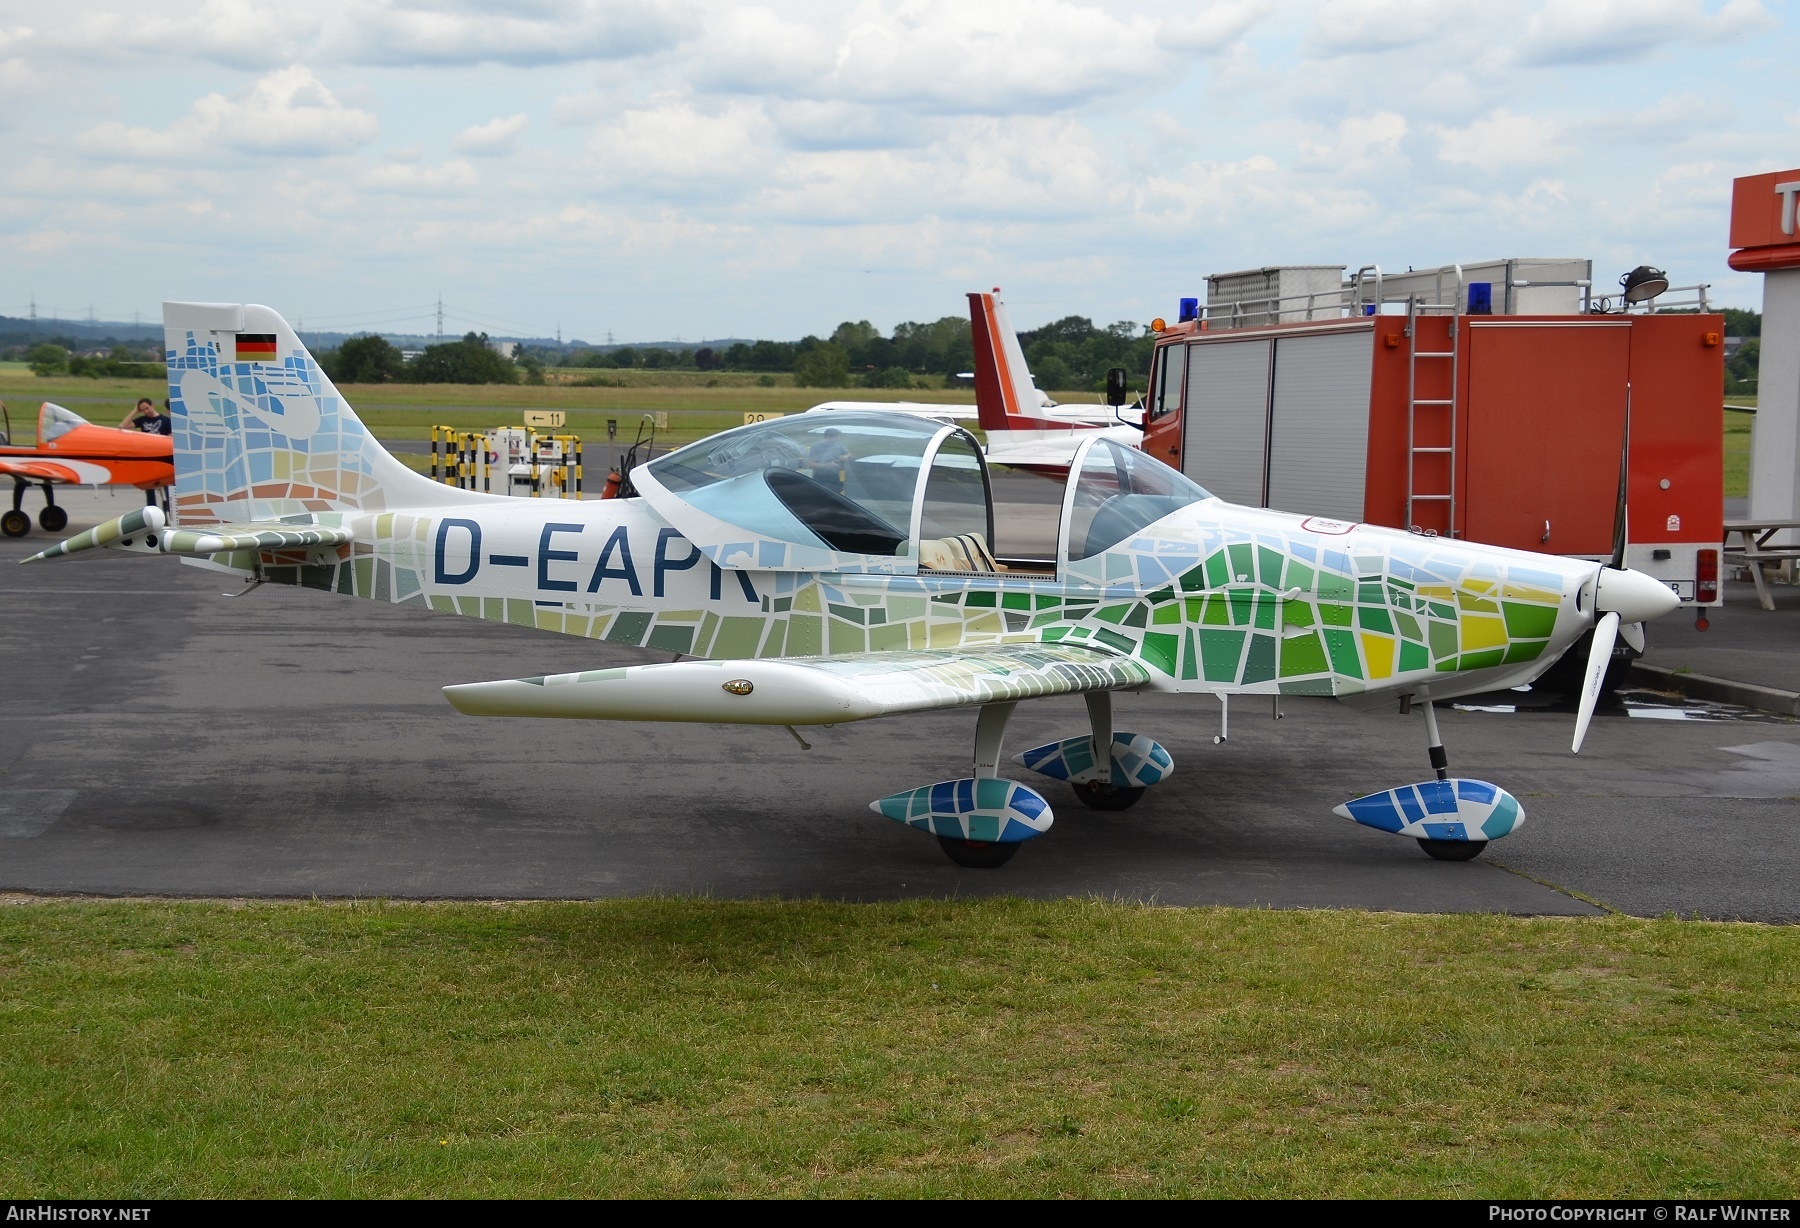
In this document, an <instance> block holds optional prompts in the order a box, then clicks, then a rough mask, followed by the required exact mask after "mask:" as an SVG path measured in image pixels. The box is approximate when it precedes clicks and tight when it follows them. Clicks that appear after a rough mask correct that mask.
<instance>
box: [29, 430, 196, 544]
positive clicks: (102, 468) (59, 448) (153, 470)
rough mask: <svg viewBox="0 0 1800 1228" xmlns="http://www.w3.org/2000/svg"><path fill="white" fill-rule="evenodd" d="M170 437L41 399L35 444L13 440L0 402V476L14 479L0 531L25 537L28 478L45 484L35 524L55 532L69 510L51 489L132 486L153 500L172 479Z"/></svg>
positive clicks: (41, 484)
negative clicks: (95, 419) (92, 418)
mask: <svg viewBox="0 0 1800 1228" xmlns="http://www.w3.org/2000/svg"><path fill="white" fill-rule="evenodd" d="M174 445H175V441H174V440H173V439H171V438H170V437H169V436H167V435H150V434H146V433H145V432H143V431H124V430H119V429H117V428H116V427H110V426H95V425H94V424H93V423H92V422H89V421H88V420H87V419H86V418H83V417H82V416H81V415H80V414H77V413H74V412H73V411H71V410H67V409H64V408H63V407H62V406H60V405H52V404H51V403H50V402H48V401H45V402H44V403H43V405H41V406H40V407H39V408H38V429H37V444H36V446H33V447H27V446H25V445H23V444H15V443H13V441H12V417H11V415H10V414H8V413H7V411H6V406H5V405H3V404H0V476H10V477H11V478H12V480H13V500H12V510H11V511H10V512H6V513H5V514H3V515H0V533H5V534H6V536H8V537H24V536H25V535H26V534H27V533H29V532H31V517H30V516H28V515H27V514H26V513H25V511H24V507H23V504H24V502H25V489H26V487H28V486H30V485H31V484H32V483H34V482H35V483H37V484H38V485H40V486H42V487H43V488H44V509H43V511H41V512H39V513H38V523H39V524H40V525H42V526H43V527H44V531H45V532H47V533H55V532H57V531H59V530H60V529H61V528H62V527H63V526H64V525H66V524H68V523H69V513H68V512H66V511H64V510H63V509H62V508H60V507H58V506H56V496H55V495H54V494H52V493H51V488H52V487H53V486H57V485H73V486H135V487H137V488H138V489H139V490H141V491H144V492H145V493H146V495H147V496H148V497H147V499H146V500H145V502H147V503H155V502H156V492H157V491H158V490H161V489H163V488H165V487H169V486H173V485H174V484H175V447H174Z"/></svg>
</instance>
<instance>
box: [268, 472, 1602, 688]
mask: <svg viewBox="0 0 1800 1228" xmlns="http://www.w3.org/2000/svg"><path fill="white" fill-rule="evenodd" d="M317 521H318V523H321V524H326V525H333V526H341V527H345V528H349V529H351V530H352V531H353V533H354V542H353V544H352V545H350V546H347V547H343V548H341V554H342V556H343V557H341V558H337V559H335V560H332V561H330V562H325V561H323V560H319V559H317V557H316V556H315V560H314V561H312V562H311V563H310V564H308V563H306V562H303V561H302V560H301V559H300V558H298V557H295V558H294V559H293V561H292V562H291V563H288V564H283V563H281V562H276V563H274V564H273V565H261V571H262V574H263V575H264V577H265V578H266V579H270V580H275V581H282V582H287V583H296V584H304V585H306V586H309V587H315V588H321V589H330V590H332V591H335V592H339V593H344V594H352V595H356V596H366V597H374V598H377V599H384V600H389V601H394V602H398V603H401V604H412V605H418V606H422V607H427V608H430V609H434V610H439V611H443V612H447V613H457V614H462V615H466V616H472V617H479V618H487V619H494V620H499V621H505V622H510V623H519V624H524V625H529V626H535V627H539V628H542V629H545V630H551V631H557V632H561V633H565V634H573V635H581V636H586V637H589V638H593V639H599V640H605V641H608V642H612V643H628V644H634V645H639V646H642V647H646V648H651V649H657V650H662V651H667V652H670V653H677V654H681V655H685V656H699V657H710V658H744V657H805V656H820V655H837V654H844V653H858V652H867V651H881V650H884V649H901V648H914V649H919V648H932V649H952V648H958V647H975V646H986V645H991V644H997V643H1018V642H1031V641H1061V640H1067V641H1070V642H1086V643H1091V644H1093V645H1095V646H1097V647H1102V648H1107V649H1111V650H1113V651H1117V652H1122V653H1127V654H1129V655H1132V656H1135V657H1138V658H1140V659H1142V660H1143V661H1144V662H1145V663H1146V664H1147V665H1149V666H1150V668H1151V673H1152V678H1153V686H1154V687H1155V688H1156V689H1160V690H1166V691H1202V692H1226V693H1238V692H1244V693H1288V694H1317V695H1335V696H1338V697H1340V698H1344V699H1347V700H1351V701H1352V702H1364V703H1367V702H1371V701H1375V700H1377V699H1379V698H1381V697H1383V696H1387V695H1391V694H1402V693H1411V694H1416V695H1419V696H1421V697H1424V696H1434V697H1447V696H1450V695H1454V694H1463V693H1469V692H1473V691H1480V690H1487V689H1491V688H1493V687H1496V686H1503V685H1516V684H1517V683H1518V682H1520V681H1525V680H1529V678H1531V677H1533V676H1535V675H1536V674H1537V673H1539V672H1541V671H1542V669H1543V668H1545V667H1546V666H1548V664H1549V663H1550V662H1552V661H1553V660H1555V658H1556V657H1557V656H1558V655H1560V654H1561V653H1562V652H1563V651H1564V650H1565V649H1566V648H1567V647H1568V646H1569V645H1570V644H1571V643H1572V642H1574V640H1575V639H1577V638H1578V637H1579V636H1580V635H1581V634H1582V633H1583V632H1584V631H1586V630H1587V629H1588V628H1589V627H1591V626H1592V612H1591V601H1592V587H1593V583H1594V579H1595V576H1596V574H1597V570H1598V569H1597V568H1596V566H1595V565H1594V564H1591V563H1585V562H1581V561H1577V560H1570V559H1566V558H1562V557H1559V556H1548V555H1538V554H1530V553H1525V552H1521V551H1511V550H1502V549H1498V548H1493V547H1485V546H1479V545H1473V544H1469V543H1463V542H1452V541H1447V540H1443V539H1436V538H1427V537H1421V536H1418V535H1414V534H1407V533H1401V532H1398V531H1395V530H1391V529H1383V528H1375V527H1370V526H1366V525H1363V526H1352V525H1346V524H1341V523H1338V522H1333V521H1323V520H1318V519H1316V518H1306V517H1300V516H1294V515H1287V514H1284V513H1278V512H1270V511H1265V510H1262V509H1255V508H1244V507H1238V506H1235V505H1232V504H1227V503H1224V502H1222V501H1220V500H1217V499H1212V500H1205V501H1203V502H1200V503H1196V504H1192V505H1190V506H1188V507H1185V508H1182V509H1180V510H1178V511H1176V512H1175V513H1173V514H1171V515H1169V516H1167V517H1164V518H1163V519H1161V520H1159V521H1157V522H1155V523H1154V524H1151V525H1148V526H1146V527H1145V528H1144V529H1143V530H1142V531H1141V532H1139V533H1137V534H1135V535H1134V536H1132V537H1131V538H1130V539H1128V540H1127V541H1125V542H1122V543H1120V545H1119V546H1118V547H1117V548H1115V549H1112V550H1108V551H1105V552H1103V553H1102V554H1100V555H1097V556H1095V557H1093V558H1090V559H1085V560H1082V561H1080V562H1077V563H1064V564H1063V565H1062V566H1061V568H1060V569H1059V571H1058V572H1055V573H1051V574H1044V573H1041V572H1040V573H1025V572H1021V573H1016V574H1015V573H1009V572H999V573H962V572H929V571H915V572H914V573H913V574H891V573H879V572H867V571H861V572H859V571H848V572H832V571H792V570H782V571H773V570H768V571H764V570H755V569H752V568H744V567H730V566H728V567H720V566H719V565H717V564H716V563H715V562H714V561H713V560H712V558H710V557H708V555H707V554H706V553H705V552H704V551H703V550H702V549H701V548H700V547H699V546H697V545H695V544H694V543H693V542H691V541H689V540H688V539H687V538H685V537H684V536H683V535H682V534H681V532H680V531H679V530H677V529H676V528H675V527H674V526H673V525H671V524H670V523H669V522H668V521H666V520H665V519H663V518H662V517H661V516H659V515H658V514H657V513H656V512H655V511H654V510H653V509H652V508H651V507H650V506H649V505H648V503H647V502H646V501H644V500H642V499H630V500H607V501H596V502H554V501H542V500H524V499H501V498H493V499H482V500H479V501H474V502H470V503H467V504H465V505H462V506H452V507H433V508H422V509H419V510H418V511H408V510H405V509H403V508H402V509H395V510H394V511H391V512H383V513H379V514H337V513H326V514H321V515H319V516H318V517H317Z"/></svg>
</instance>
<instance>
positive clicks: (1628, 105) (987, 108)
mask: <svg viewBox="0 0 1800 1228" xmlns="http://www.w3.org/2000/svg"><path fill="white" fill-rule="evenodd" d="M1794 25H1795V14H1794V12H1793V10H1792V9H1791V8H1790V7H1788V6H1786V5H1783V4H1780V3H1777V2H1775V0H1551V2H1550V3H1547V4H1543V5H1541V6H1540V5H1538V4H1536V3H1523V4H1496V3H1492V2H1485V3H1484V2H1481V0H1323V2H1321V3H1299V2H1294V3H1288V2H1279V3H1278V2H1275V0H1185V2H1184V3H1181V4H1176V5H1144V4H1141V3H1133V4H1110V3H1089V2H1085V0H869V2H867V3H816V4H815V3H806V2H804V0H796V2H793V3H774V4H770V5H767V6H764V5H748V6H736V5H730V4H722V3H712V2H710V0H666V2H665V0H623V2H615V0H495V2H490V3H483V2H480V0H463V2H456V0H451V2H448V3H435V4H433V3H417V2H413V0H323V2H319V3H309V4H306V5H297V4H294V3H292V0H278V2H275V3H265V2H263V0H203V2H202V3H199V4H198V5H196V4H194V3H191V2H190V3H179V4H176V3H164V2H163V0H137V2H136V3H132V4H129V5H127V4H124V3H121V2H117V0H115V2H111V3H87V2H84V0H64V2H62V3H59V4H56V5H47V4H44V3H42V2H41V0H33V2H32V3H29V4H26V3H21V2H20V0H0V155H3V156H0V165H3V166H4V171H0V227H3V228H4V232H5V242H6V249H7V258H6V259H5V261H4V262H3V263H0V313H4V314H7V315H24V314H25V313H26V310H27V307H28V304H29V302H30V301H31V298H32V297H33V296H34V295H35V298H36V302H37V305H38V311H39V314H40V315H41V316H48V315H50V314H51V313H52V312H53V311H54V312H56V313H58V314H60V315H61V316H64V317H68V316H85V315H86V314H87V312H88V310H89V308H90V307H91V308H92V309H93V310H94V311H96V312H97V313H98V314H99V315H100V316H101V317H102V318H106V317H111V318H114V319H129V318H131V315H132V313H133V312H134V311H136V312H142V313H144V314H145V316H146V317H152V316H154V314H155V313H156V311H157V310H158V304H159V303H160V302H161V300H163V299H165V298H198V299H227V300H232V301H258V302H264V303H268V304H269V305H271V306H274V307H276V308H277V309H279V310H280V311H282V312H283V313H284V314H285V315H287V316H288V318H289V319H290V320H294V319H297V318H298V319H303V320H304V322H305V325H306V327H307V328H309V329H314V328H333V329H354V328H362V327H378V328H390V329H394V330H409V331H410V330H418V329H425V328H429V327H431V324H430V323H429V319H430V315H431V304H433V303H434V302H435V300H436V299H437V297H438V296H439V295H440V294H441V295H442V297H443V300H444V301H445V303H446V304H448V305H449V309H448V314H449V317H450V318H449V322H448V324H447V327H448V328H463V327H467V326H468V325H470V324H477V325H481V326H484V327H486V328H488V329H489V330H490V331H492V332H496V333H507V334H519V333H526V334H542V335H550V334H553V333H554V332H555V331H556V330H557V329H558V328H559V327H560V328H561V329H562V331H563V334H564V336H569V337H573V336H579V337H584V338H587V339H589V340H604V339H605V338H606V336H607V335H608V334H609V333H610V334H612V335H613V336H614V337H615V338H616V339H617V340H619V341H627V340H648V339H659V338H670V337H677V336H680V337H685V338H689V339H692V338H697V337H719V336H727V335H730V336H750V337H792V336H798V335H800V334H802V333H805V332H824V331H828V330H829V329H830V328H831V327H832V326H833V325H835V324H836V323H837V322H838V321H839V320H841V319H845V318H856V319H861V318H868V319H870V320H872V321H874V322H875V323H876V324H878V325H880V326H881V327H882V328H884V329H886V328H890V327H891V326H892V325H893V324H894V323H895V322H897V321H900V320H907V319H934V318H936V317H938V316H941V315H947V314H952V313H957V312H960V311H962V310H963V307H964V304H963V300H962V298H961V295H962V293H963V292H964V291H967V290H971V289H983V288H986V287H989V286H994V285H998V286H1002V287H1004V288H1005V291H1006V297H1007V299H1008V301H1009V303H1010V304H1011V305H1012V310H1013V316H1014V319H1015V321H1016V322H1017V323H1018V324H1020V325H1021V326H1030V325H1033V324H1037V323H1041V322H1043V321H1045V320H1048V319H1053V318H1056V317H1060V316H1063V315H1067V314H1071V313H1078V314H1082V315H1088V316H1092V317H1094V318H1095V319H1097V320H1099V321H1102V322H1106V321H1111V320H1116V319H1131V320H1138V321H1143V320H1147V319H1149V318H1150V317H1151V316H1152V315H1155V314H1159V313H1168V312H1170V311H1171V310H1172V309H1173V305H1174V302H1175V300H1176V299H1177V298H1178V297H1179V296H1180V295H1183V294H1199V295H1203V294H1204V280H1203V279H1204V277H1205V275H1206V274H1207V273H1209V272H1219V271H1224V270H1229V269H1235V268H1244V267H1254V266H1258V265H1264V264H1282V263H1315V262H1319V263H1332V264H1339V263H1341V264H1347V265H1350V266H1352V267H1354V266H1357V265H1362V264H1368V263H1379V264H1382V265H1383V266H1384V267H1397V268H1404V267H1406V266H1408V265H1417V266H1420V267H1425V266H1433V265H1439V264H1444V263H1448V262H1450V261H1456V260H1461V261H1465V262H1468V261H1472V260H1477V259H1484V258H1489V257H1496V256H1539V255H1542V256H1565V255H1566V256H1580V257H1591V258H1592V259H1593V260H1594V261H1595V262H1596V267H1595V274H1596V278H1597V279H1599V280H1605V281H1608V282H1611V281H1613V280H1615V279H1616V278H1617V276H1618V274H1619V273H1621V272H1623V271H1624V270H1625V269H1627V268H1629V267H1631V266H1633V265H1635V264H1638V263H1642V262H1650V263H1655V264H1661V265H1663V266H1665V267H1667V268H1668V269H1669V271H1670V272H1671V274H1672V275H1673V278H1674V280H1676V281H1677V282H1678V283H1689V282H1695V281H1709V282H1712V283H1714V285H1715V293H1716V294H1717V295H1718V296H1719V297H1720V298H1721V299H1722V300H1723V301H1725V302H1727V303H1730V304H1735V305H1742V306H1759V305H1760V303H1759V296H1760V287H1759V286H1758V285H1757V281H1756V279H1755V278H1752V277H1747V276H1744V275H1740V274H1734V273H1732V272H1731V271H1730V270H1729V269H1727V268H1726V265H1725V255H1726V247H1725V237H1726V215H1727V209H1728V204H1729V188H1730V180H1731V178H1732V176H1734V175H1740V174H1749V173H1754V172H1758V171H1763V170H1777V169H1784V168H1787V167H1791V166H1795V165H1797V164H1800V100H1796V98H1795V95H1794V93H1793V90H1792V89H1791V81H1792V77H1791V76H1790V71H1791V70H1790V68H1789V66H1790V65H1791V64H1792V63H1793V62H1794V58H1795V57H1794V55H1793V52H1794V51H1795V50H1796V38H1795V32H1794Z"/></svg>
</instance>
